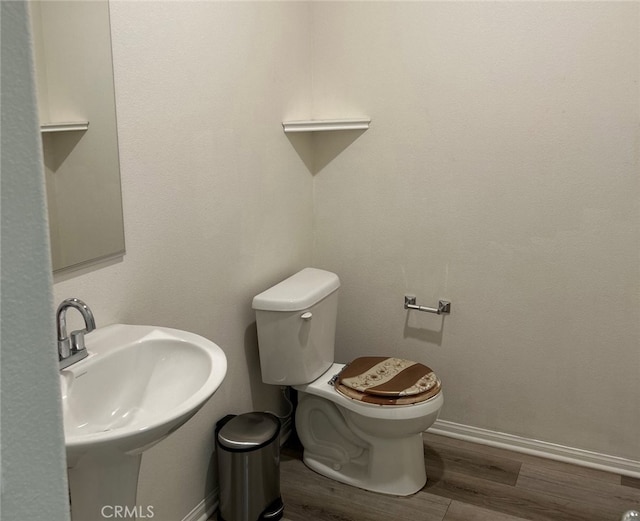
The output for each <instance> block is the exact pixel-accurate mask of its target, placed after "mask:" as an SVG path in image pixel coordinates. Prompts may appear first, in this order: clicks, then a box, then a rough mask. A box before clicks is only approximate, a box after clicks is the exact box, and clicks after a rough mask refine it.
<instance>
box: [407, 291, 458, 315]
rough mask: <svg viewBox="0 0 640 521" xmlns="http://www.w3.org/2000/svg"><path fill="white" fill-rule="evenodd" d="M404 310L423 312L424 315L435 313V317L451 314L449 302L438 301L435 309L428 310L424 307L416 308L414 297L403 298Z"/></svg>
mask: <svg viewBox="0 0 640 521" xmlns="http://www.w3.org/2000/svg"><path fill="white" fill-rule="evenodd" d="M404 309H415V310H416V311H424V312H425V313H435V314H436V315H448V314H449V313H451V302H449V301H448V300H438V307H437V308H428V307H426V306H418V305H417V304H416V297H414V296H413V295H405V296H404Z"/></svg>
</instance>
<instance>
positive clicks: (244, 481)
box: [216, 412, 284, 521]
mask: <svg viewBox="0 0 640 521" xmlns="http://www.w3.org/2000/svg"><path fill="white" fill-rule="evenodd" d="M279 441H280V421H279V420H278V418H277V417H276V416H274V415H273V414H270V413H268V412H250V413H245V414H240V415H238V416H225V417H224V418H223V419H222V420H220V421H219V422H218V423H217V425H216V449H217V453H218V476H219V482H220V515H219V520H220V521H275V520H277V519H280V518H282V513H283V511H284V505H283V503H282V498H281V497H280V442H279Z"/></svg>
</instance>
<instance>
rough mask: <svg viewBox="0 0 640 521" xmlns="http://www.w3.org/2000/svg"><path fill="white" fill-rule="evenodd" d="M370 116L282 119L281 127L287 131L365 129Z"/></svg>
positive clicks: (367, 126) (369, 121)
mask: <svg viewBox="0 0 640 521" xmlns="http://www.w3.org/2000/svg"><path fill="white" fill-rule="evenodd" d="M370 123H371V119H370V118H358V119H312V120H306V121H283V122H282V128H284V131H285V132H287V133H289V132H327V131H332V130H367V129H368V128H369V124H370Z"/></svg>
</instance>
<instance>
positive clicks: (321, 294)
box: [253, 268, 340, 311]
mask: <svg viewBox="0 0 640 521" xmlns="http://www.w3.org/2000/svg"><path fill="white" fill-rule="evenodd" d="M339 287H340V279H339V278H338V276H337V275H336V274H335V273H331V272H330V271H325V270H319V269H317V268H305V269H303V270H302V271H299V272H298V273H296V274H295V275H292V276H291V277H289V278H288V279H285V280H283V281H282V282H280V283H278V284H276V285H275V286H273V287H271V288H269V289H267V290H265V291H263V292H262V293H260V294H259V295H256V296H255V297H253V309H256V310H262V311H302V310H303V309H307V308H310V307H311V306H313V305H314V304H316V303H318V302H320V301H321V300H322V299H323V298H325V297H326V296H328V295H330V294H331V293H333V292H334V291H336V290H337V289H338V288H339Z"/></svg>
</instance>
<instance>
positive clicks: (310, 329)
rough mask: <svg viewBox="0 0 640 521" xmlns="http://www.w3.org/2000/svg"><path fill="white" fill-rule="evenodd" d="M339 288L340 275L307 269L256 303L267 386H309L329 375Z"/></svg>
mask: <svg viewBox="0 0 640 521" xmlns="http://www.w3.org/2000/svg"><path fill="white" fill-rule="evenodd" d="M339 287H340V279H339V278H338V276H337V275H336V274H335V273H331V272H329V271H324V270H319V269H316V268H305V269H303V270H302V271H299V272H298V273H296V274H295V275H292V276H291V277H289V278H288V279H285V280H283V281H282V282H280V283H279V284H276V285H275V286H273V287H271V288H269V289H268V290H266V291H263V292H262V293H260V294H259V295H257V296H255V297H254V298H253V309H255V311H256V324H257V328H258V350H259V351H260V369H261V371H262V381H263V382H265V383H268V384H275V385H298V384H306V383H310V382H313V381H314V380H315V379H316V378H318V377H319V376H320V375H321V374H322V373H324V372H325V371H326V370H327V369H329V367H330V366H331V364H332V363H333V354H334V345H335V344H334V342H335V334H336V318H337V314H338V288H339Z"/></svg>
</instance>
